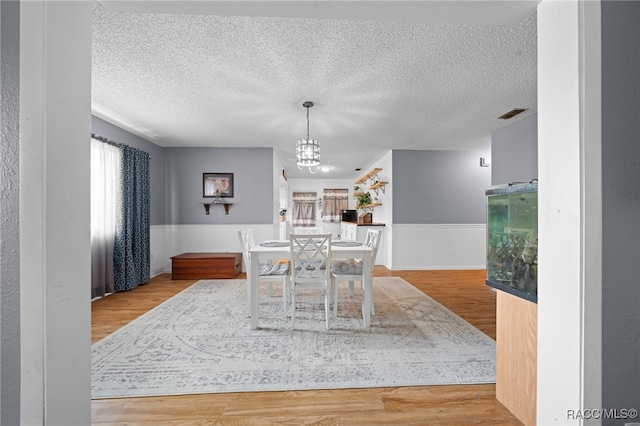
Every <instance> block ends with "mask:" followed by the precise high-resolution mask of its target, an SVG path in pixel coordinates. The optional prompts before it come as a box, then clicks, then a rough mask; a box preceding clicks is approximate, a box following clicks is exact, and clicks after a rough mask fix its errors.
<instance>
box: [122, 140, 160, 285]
mask: <svg viewBox="0 0 640 426" xmlns="http://www.w3.org/2000/svg"><path fill="white" fill-rule="evenodd" d="M120 149H121V150H122V176H121V186H122V200H121V203H119V205H118V208H117V214H116V221H117V223H116V235H115V241H114V252H113V269H114V272H113V275H114V277H113V278H114V287H115V291H125V290H131V289H134V288H136V287H137V286H139V285H140V284H144V283H146V282H148V281H149V279H150V257H151V256H150V253H151V251H150V245H149V232H150V231H149V229H150V225H151V223H150V221H151V219H150V216H151V215H150V203H149V154H148V153H146V152H144V151H141V150H139V149H136V148H132V147H130V146H127V145H120Z"/></svg>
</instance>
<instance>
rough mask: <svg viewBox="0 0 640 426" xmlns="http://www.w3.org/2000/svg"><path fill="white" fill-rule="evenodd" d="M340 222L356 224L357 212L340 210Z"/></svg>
mask: <svg viewBox="0 0 640 426" xmlns="http://www.w3.org/2000/svg"><path fill="white" fill-rule="evenodd" d="M342 221H343V222H357V221H358V211H357V210H342Z"/></svg>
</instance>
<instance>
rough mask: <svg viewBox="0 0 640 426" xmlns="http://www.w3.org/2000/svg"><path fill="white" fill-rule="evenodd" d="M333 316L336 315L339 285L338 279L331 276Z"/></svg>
mask: <svg viewBox="0 0 640 426" xmlns="http://www.w3.org/2000/svg"><path fill="white" fill-rule="evenodd" d="M332 286H333V316H334V317H335V318H337V317H338V289H339V287H340V281H339V280H338V279H336V278H333V284H332Z"/></svg>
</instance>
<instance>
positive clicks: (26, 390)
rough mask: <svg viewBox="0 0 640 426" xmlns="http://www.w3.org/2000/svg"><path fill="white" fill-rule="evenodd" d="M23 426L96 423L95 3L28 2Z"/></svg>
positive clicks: (23, 30) (23, 73) (23, 36)
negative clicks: (93, 226)
mask: <svg viewBox="0 0 640 426" xmlns="http://www.w3.org/2000/svg"><path fill="white" fill-rule="evenodd" d="M20 8H21V9H20V128H21V130H20V131H21V134H20V203H21V206H20V274H21V279H20V292H21V306H20V308H21V328H20V336H21V365H20V371H21V398H20V403H21V407H20V423H21V424H25V425H39V424H47V425H88V424H90V423H91V403H90V399H91V387H90V385H91V375H90V373H91V367H90V363H91V305H90V300H91V294H90V288H89V287H90V286H89V285H88V283H89V282H90V281H91V274H90V265H91V259H90V254H91V238H90V226H89V220H90V218H89V205H90V189H89V175H90V173H89V167H90V152H89V147H90V144H88V143H87V138H88V136H89V134H90V132H91V127H90V101H91V8H92V4H91V3H90V2H49V1H35V0H34V1H24V2H20Z"/></svg>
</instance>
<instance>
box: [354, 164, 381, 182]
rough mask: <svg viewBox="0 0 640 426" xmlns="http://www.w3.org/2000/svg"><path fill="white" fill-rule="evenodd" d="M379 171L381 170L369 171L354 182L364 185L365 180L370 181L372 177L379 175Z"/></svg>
mask: <svg viewBox="0 0 640 426" xmlns="http://www.w3.org/2000/svg"><path fill="white" fill-rule="evenodd" d="M381 170H382V169H381V168H379V167H376V168H375V169H373V170H371V171H370V172H369V173H367V174H366V175H364V176H362V177H361V178H360V179H358V180H357V181H356V184H362V183H365V182H366V181H367V180H369V179H371V178H372V177H374V176H375V175H377V174H378V173H380V171H381Z"/></svg>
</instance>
